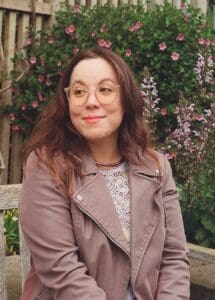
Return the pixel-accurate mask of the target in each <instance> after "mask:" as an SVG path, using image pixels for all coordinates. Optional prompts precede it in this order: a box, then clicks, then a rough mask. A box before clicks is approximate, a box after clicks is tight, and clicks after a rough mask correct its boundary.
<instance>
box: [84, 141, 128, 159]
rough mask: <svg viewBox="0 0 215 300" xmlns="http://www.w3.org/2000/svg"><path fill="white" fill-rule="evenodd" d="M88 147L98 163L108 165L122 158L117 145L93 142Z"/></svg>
mask: <svg viewBox="0 0 215 300" xmlns="http://www.w3.org/2000/svg"><path fill="white" fill-rule="evenodd" d="M88 145H89V148H90V151H91V153H92V155H93V158H94V159H95V161H96V162H99V163H107V164H108V163H115V162H118V161H119V160H120V159H121V158H122V155H121V153H120V151H119V148H118V145H117V143H115V144H110V143H109V142H105V143H104V142H98V143H95V142H91V143H89V144H88Z"/></svg>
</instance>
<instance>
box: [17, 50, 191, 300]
mask: <svg viewBox="0 0 215 300" xmlns="http://www.w3.org/2000/svg"><path fill="white" fill-rule="evenodd" d="M142 110H143V101H142V98H141V94H140V91H139V89H138V87H137V85H136V83H135V80H134V77H133V75H132V73H131V71H130V70H129V68H128V67H127V65H126V64H125V62H124V61H123V60H122V59H121V58H120V57H119V56H118V55H116V54H114V53H113V52H111V51H109V50H106V49H103V48H97V49H93V50H88V51H83V52H80V53H79V54H77V55H76V56H75V57H74V58H73V59H72V61H71V62H70V64H69V66H68V68H67V69H66V71H65V73H64V76H63V77H62V78H61V80H60V82H59V85H58V88H57V93H56V100H55V102H54V103H53V104H52V106H51V107H49V108H48V109H47V110H46V112H45V113H44V114H43V116H42V117H41V119H40V121H39V123H38V124H37V126H36V128H35V129H34V132H33V136H32V139H31V142H30V143H29V144H28V147H27V148H26V161H25V176H24V181H23V193H22V201H21V204H20V220H21V225H22V229H23V232H24V235H25V237H26V240H27V243H28V246H29V249H30V254H31V263H32V266H31V270H30V272H29V275H28V277H27V280H26V282H25V286H24V292H23V296H22V300H33V299H34V300H35V299H41V300H54V299H57V300H76V299H77V300H85V299H86V300H89V299H93V300H131V299H137V300H154V299H156V300H185V299H186V300H187V299H189V263H188V260H187V248H186V241H185V235H184V229H183V222H182V218H181V213H180V208H179V202H178V193H177V191H176V187H175V183H174V181H173V178H172V175H171V169H170V166H169V164H168V162H167V160H166V159H165V158H164V156H163V155H161V154H159V153H157V152H156V151H154V150H153V148H152V147H151V146H150V141H149V132H148V129H147V126H146V124H145V122H144V120H143V116H142Z"/></svg>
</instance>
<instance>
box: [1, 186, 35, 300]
mask: <svg viewBox="0 0 215 300" xmlns="http://www.w3.org/2000/svg"><path fill="white" fill-rule="evenodd" d="M20 192H21V184H9V185H0V299H1V300H7V282H6V257H5V243H4V241H5V238H4V219H3V211H4V210H7V209H13V208H18V203H19V198H20ZM19 247H20V266H21V279H22V288H23V284H24V281H25V279H26V276H27V273H28V271H29V269H30V254H29V250H28V247H27V245H26V242H25V239H24V236H23V234H22V230H21V226H19Z"/></svg>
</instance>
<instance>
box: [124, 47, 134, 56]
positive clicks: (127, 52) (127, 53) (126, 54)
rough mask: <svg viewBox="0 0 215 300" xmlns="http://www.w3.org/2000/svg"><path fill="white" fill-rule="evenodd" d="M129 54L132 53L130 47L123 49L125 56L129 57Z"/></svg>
mask: <svg viewBox="0 0 215 300" xmlns="http://www.w3.org/2000/svg"><path fill="white" fill-rule="evenodd" d="M131 55H132V51H131V49H126V51H125V56H127V57H129V56H131Z"/></svg>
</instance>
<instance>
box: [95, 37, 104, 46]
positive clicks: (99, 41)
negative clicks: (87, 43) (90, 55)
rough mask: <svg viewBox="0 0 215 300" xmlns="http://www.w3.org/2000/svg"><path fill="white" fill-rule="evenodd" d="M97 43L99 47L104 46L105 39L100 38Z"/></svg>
mask: <svg viewBox="0 0 215 300" xmlns="http://www.w3.org/2000/svg"><path fill="white" fill-rule="evenodd" d="M97 44H98V45H99V47H104V46H105V40H103V39H100V40H98V41H97Z"/></svg>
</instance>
